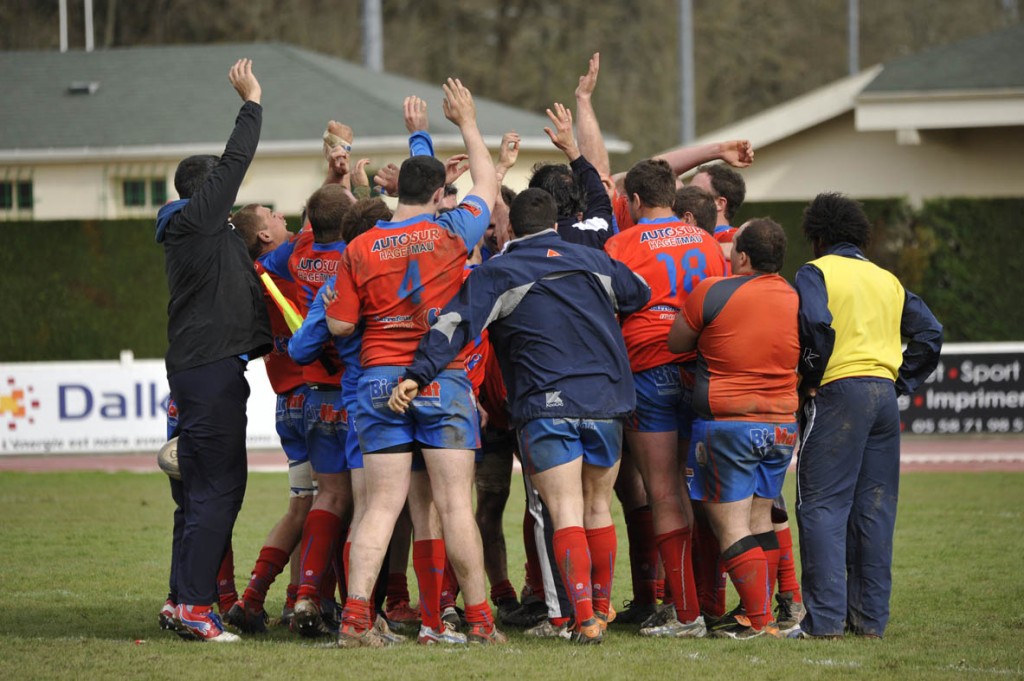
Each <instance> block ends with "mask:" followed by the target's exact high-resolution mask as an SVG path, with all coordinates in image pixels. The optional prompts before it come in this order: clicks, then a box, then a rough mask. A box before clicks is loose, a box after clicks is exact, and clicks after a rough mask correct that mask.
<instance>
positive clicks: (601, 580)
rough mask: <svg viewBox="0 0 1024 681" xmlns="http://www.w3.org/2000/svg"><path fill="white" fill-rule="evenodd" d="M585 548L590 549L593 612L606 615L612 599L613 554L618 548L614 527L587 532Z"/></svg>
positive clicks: (609, 526)
mask: <svg viewBox="0 0 1024 681" xmlns="http://www.w3.org/2000/svg"><path fill="white" fill-rule="evenodd" d="M587 546H588V547H589V548H590V562H591V566H590V575H591V581H592V582H593V587H594V610H595V611H596V612H599V613H601V614H602V615H607V614H608V610H609V606H610V605H611V599H612V582H613V581H614V578H615V554H616V553H617V552H618V548H619V542H618V538H617V537H616V536H615V525H608V526H607V527H599V528H597V529H592V530H587Z"/></svg>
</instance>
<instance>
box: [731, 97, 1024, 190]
mask: <svg viewBox="0 0 1024 681" xmlns="http://www.w3.org/2000/svg"><path fill="white" fill-rule="evenodd" d="M920 136H921V143H920V144H919V145H904V146H901V145H898V144H897V143H896V133H895V132H892V131H881V132H858V131H856V130H855V129H854V116H853V112H850V113H848V114H846V115H843V116H840V117H838V118H835V119H833V120H831V121H828V122H827V123H823V124H821V125H818V126H815V127H813V128H810V129H808V130H806V131H803V132H801V133H798V134H796V135H793V136H792V137H788V138H785V139H783V140H780V141H778V142H776V143H774V144H771V145H769V146H766V147H763V148H759V149H756V150H755V154H756V160H755V162H754V165H752V166H751V167H749V168H746V169H744V170H742V171H741V173H742V175H743V178H744V180H745V181H746V183H747V198H746V200H747V201H806V200H809V199H812V198H814V196H815V195H816V194H818V193H819V192H823V191H842V192H844V193H846V194H850V195H852V196H855V197H858V198H863V199H869V198H891V197H907V198H909V199H910V200H911V201H912V202H914V203H920V202H921V201H922V200H923V199H927V198H933V197H941V196H965V197H988V198H995V197H1017V196H1024V166H1022V165H1021V163H1020V160H1019V159H1021V158H1024V127H1019V126H1018V127H1008V128H972V129H961V130H931V131H921V133H920Z"/></svg>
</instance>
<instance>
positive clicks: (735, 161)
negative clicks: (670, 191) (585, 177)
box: [613, 140, 754, 185]
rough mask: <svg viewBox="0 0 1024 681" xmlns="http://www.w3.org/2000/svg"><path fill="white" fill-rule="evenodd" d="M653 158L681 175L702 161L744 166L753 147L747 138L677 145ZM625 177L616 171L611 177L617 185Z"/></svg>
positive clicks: (750, 158)
mask: <svg viewBox="0 0 1024 681" xmlns="http://www.w3.org/2000/svg"><path fill="white" fill-rule="evenodd" d="M654 158H655V159H657V160H661V161H665V162H666V163H668V164H669V165H670V166H671V167H672V172H673V173H675V174H676V175H682V174H683V173H685V172H686V171H688V170H692V169H693V168H696V167H697V166H699V165H701V164H702V163H709V162H711V161H724V162H725V163H728V164H729V165H731V166H732V167H733V168H746V167H747V166H749V165H750V164H751V163H753V162H754V147H753V146H751V144H750V142H749V140H728V141H725V142H710V143H708V144H700V145H697V146H694V147H678V148H676V149H672V150H671V151H666V152H665V153H664V154H658V155H657V156H655V157H654ZM625 177H626V173H616V174H615V177H614V178H613V179H614V180H615V182H616V184H617V185H621V183H622V180H623V179H624V178H625Z"/></svg>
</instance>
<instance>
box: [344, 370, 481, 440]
mask: <svg viewBox="0 0 1024 681" xmlns="http://www.w3.org/2000/svg"><path fill="white" fill-rule="evenodd" d="M404 373H405V367H396V366H378V367H368V368H365V369H363V375H362V376H361V377H360V378H359V394H358V396H357V399H358V405H359V406H358V413H357V414H356V419H357V421H358V423H359V446H360V448H361V449H362V450H363V454H372V453H374V452H381V451H385V450H391V451H395V448H396V447H405V446H406V445H408V449H404V450H403V451H412V449H413V444H415V443H419V444H420V445H422V446H423V448H425V449H476V448H478V447H479V446H480V423H479V416H478V413H477V408H476V400H475V399H474V398H473V386H472V384H471V383H470V382H469V378H468V377H467V376H466V372H465V371H464V370H462V369H447V370H445V371H442V372H441V373H440V375H438V377H437V378H436V379H434V381H433V382H432V383H431V384H430V385H427V386H424V387H423V389H422V390H421V391H420V393H419V395H417V396H416V399H414V400H413V401H412V406H411V407H410V408H409V410H408V411H406V412H405V413H404V414H396V413H395V412H393V411H391V409H389V408H388V398H389V397H391V391H392V390H393V389H394V387H395V386H396V385H398V382H399V381H400V380H401V378H402V376H403V375H404Z"/></svg>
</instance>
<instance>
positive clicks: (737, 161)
mask: <svg viewBox="0 0 1024 681" xmlns="http://www.w3.org/2000/svg"><path fill="white" fill-rule="evenodd" d="M721 158H722V160H723V161H725V162H726V163H728V164H729V165H731V166H732V167H733V168H746V167H747V166H749V165H750V164H751V163H753V162H754V147H753V146H752V145H751V144H750V141H749V140H729V141H728V142H722V155H721Z"/></svg>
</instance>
